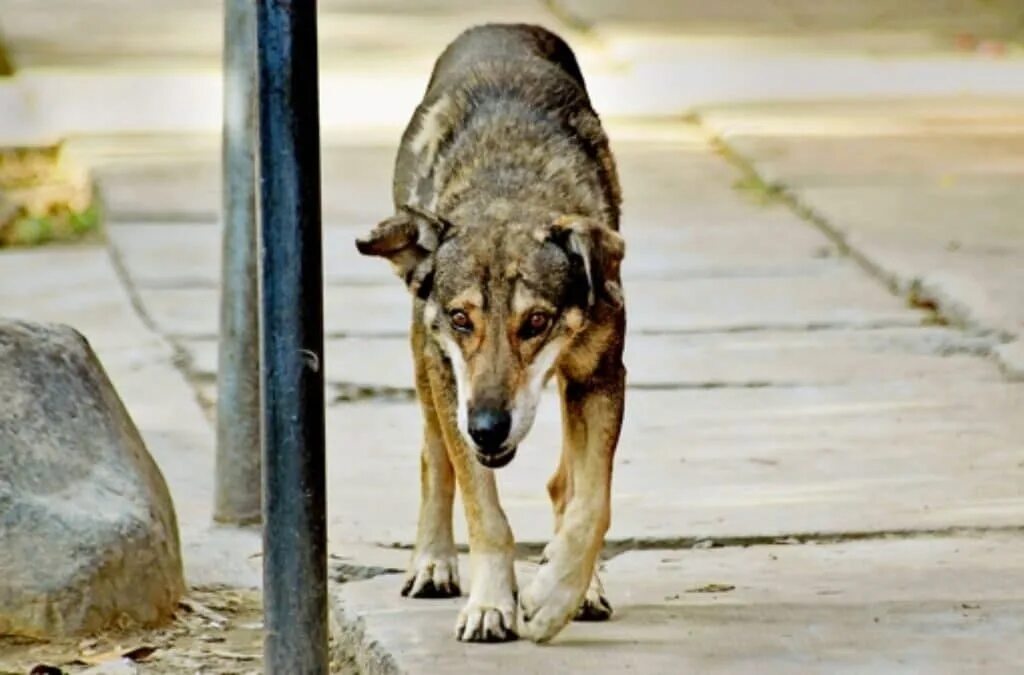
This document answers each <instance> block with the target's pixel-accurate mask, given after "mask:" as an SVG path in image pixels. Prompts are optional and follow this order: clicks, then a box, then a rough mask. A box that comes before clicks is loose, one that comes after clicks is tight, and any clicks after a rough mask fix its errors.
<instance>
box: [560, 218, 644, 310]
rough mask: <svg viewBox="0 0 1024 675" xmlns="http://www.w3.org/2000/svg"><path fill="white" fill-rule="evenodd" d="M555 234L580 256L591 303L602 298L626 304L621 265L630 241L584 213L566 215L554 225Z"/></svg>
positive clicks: (572, 254)
mask: <svg viewBox="0 0 1024 675" xmlns="http://www.w3.org/2000/svg"><path fill="white" fill-rule="evenodd" d="M552 236H553V238H554V240H555V241H556V242H557V243H559V244H560V245H561V246H562V247H563V248H565V250H566V251H567V252H568V253H569V255H570V256H577V257H578V258H579V260H580V262H581V264H582V266H583V271H584V275H585V277H586V282H587V303H588V305H589V306H593V305H594V303H595V302H597V301H598V300H602V301H604V302H607V303H608V304H610V305H611V306H613V307H615V308H619V307H622V304H623V297H622V284H621V282H620V280H619V267H620V265H621V263H622V258H623V256H625V254H626V242H625V241H624V240H623V238H622V236H621V235H619V233H618V232H616V231H615V230H613V229H611V228H610V227H607V226H605V225H603V224H602V223H600V222H598V221H596V220H592V219H590V218H584V217H581V216H563V217H562V218H559V219H558V220H557V221H555V223H554V225H553V226H552Z"/></svg>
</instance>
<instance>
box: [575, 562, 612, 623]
mask: <svg viewBox="0 0 1024 675" xmlns="http://www.w3.org/2000/svg"><path fill="white" fill-rule="evenodd" d="M610 618H612V604H611V603H610V602H608V597H607V596H606V595H605V593H604V586H602V585H601V580H600V579H598V577H597V572H594V576H593V577H592V578H591V579H590V586H588V587H587V594H586V595H584V596H583V604H581V605H580V607H579V609H578V610H576V616H575V617H573V621H607V620H608V619H610Z"/></svg>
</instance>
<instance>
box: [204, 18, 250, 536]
mask: <svg viewBox="0 0 1024 675" xmlns="http://www.w3.org/2000/svg"><path fill="white" fill-rule="evenodd" d="M255 147H256V0H227V2H226V3H225V15H224V127H223V130H222V145H221V153H222V154H221V171H222V175H223V185H222V188H221V189H222V191H223V219H224V239H223V246H222V249H221V260H222V268H221V269H222V271H221V301H220V302H221V304H220V343H219V345H218V347H219V356H218V361H217V363H218V369H217V479H216V496H215V500H214V513H213V517H214V520H217V521H219V522H222V523H232V524H236V525H247V524H251V523H258V522H259V521H260V515H261V514H260V486H261V476H260V464H261V462H260V415H259V409H260V389H259V387H260V382H259V373H260V356H259V334H258V330H259V301H258V296H257V281H256V268H257V254H256V237H257V233H256V149H255Z"/></svg>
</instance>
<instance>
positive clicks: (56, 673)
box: [28, 663, 64, 675]
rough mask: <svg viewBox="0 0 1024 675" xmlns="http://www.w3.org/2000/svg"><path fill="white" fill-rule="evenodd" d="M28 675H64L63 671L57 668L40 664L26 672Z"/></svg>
mask: <svg viewBox="0 0 1024 675" xmlns="http://www.w3.org/2000/svg"><path fill="white" fill-rule="evenodd" d="M28 675H64V671H63V670H61V669H60V668H58V667H57V666H48V665H46V664H45V663H40V664H38V665H36V666H34V667H33V668H32V670H30V671H28Z"/></svg>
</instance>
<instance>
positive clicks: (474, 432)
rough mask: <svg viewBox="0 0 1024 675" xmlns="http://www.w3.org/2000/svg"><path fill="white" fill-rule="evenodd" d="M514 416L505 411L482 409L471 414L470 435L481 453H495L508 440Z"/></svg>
mask: <svg viewBox="0 0 1024 675" xmlns="http://www.w3.org/2000/svg"><path fill="white" fill-rule="evenodd" d="M511 428H512V416H511V415H509V414H508V413H507V412H505V411H504V410H496V409H494V408H481V409H479V410H474V411H472V412H470V413H469V435H470V437H472V439H473V440H474V441H476V444H477V446H478V447H479V448H480V451H481V452H486V453H495V452H498V451H499V450H501V444H502V443H504V442H505V440H506V439H507V438H508V432H509V430H510V429H511Z"/></svg>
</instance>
